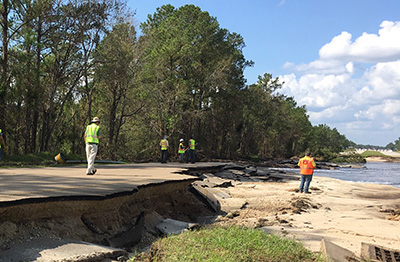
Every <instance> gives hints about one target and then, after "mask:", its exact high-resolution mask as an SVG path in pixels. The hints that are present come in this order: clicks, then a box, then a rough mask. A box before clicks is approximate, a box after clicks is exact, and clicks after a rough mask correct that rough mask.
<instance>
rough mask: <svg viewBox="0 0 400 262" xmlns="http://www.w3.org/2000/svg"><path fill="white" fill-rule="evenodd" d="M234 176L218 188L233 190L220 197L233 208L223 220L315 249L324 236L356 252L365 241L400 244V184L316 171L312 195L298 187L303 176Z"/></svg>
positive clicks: (393, 246)
mask: <svg viewBox="0 0 400 262" xmlns="http://www.w3.org/2000/svg"><path fill="white" fill-rule="evenodd" d="M293 175H294V176H296V174H293ZM231 182H232V184H233V187H228V188H219V190H220V191H223V192H224V193H225V194H226V195H229V196H230V197H226V198H224V199H219V201H220V202H221V207H222V210H223V211H225V212H226V213H228V215H227V216H225V217H222V218H220V219H219V221H218V223H221V224H223V225H224V224H226V225H229V224H236V225H244V226H249V227H253V228H262V229H263V230H264V231H266V232H270V233H274V234H280V235H284V236H287V237H289V238H295V239H297V240H299V241H300V242H302V243H303V245H304V246H305V247H306V248H308V249H310V250H312V251H315V252H317V251H320V248H321V241H322V240H323V239H325V240H328V241H331V242H332V243H334V244H336V245H338V246H340V247H343V248H345V249H347V250H349V251H351V252H353V253H354V254H355V255H357V256H359V255H360V252H361V243H368V244H372V245H377V246H383V247H385V248H390V249H396V250H398V249H399V247H400V188H396V187H394V186H388V185H378V184H366V183H359V182H349V181H343V180H339V179H334V178H328V177H319V176H316V177H314V178H313V181H312V182H311V185H310V191H311V192H312V194H310V195H307V194H301V193H297V192H296V191H297V188H298V185H299V180H288V181H285V182H278V183H276V182H238V181H231ZM232 214H233V215H232ZM377 225H379V227H378V226H377Z"/></svg>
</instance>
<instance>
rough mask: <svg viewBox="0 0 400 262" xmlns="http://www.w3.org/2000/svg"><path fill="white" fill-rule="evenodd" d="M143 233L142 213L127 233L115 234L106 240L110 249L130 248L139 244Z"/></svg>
mask: <svg viewBox="0 0 400 262" xmlns="http://www.w3.org/2000/svg"><path fill="white" fill-rule="evenodd" d="M143 231H144V212H141V213H140V215H139V216H138V218H137V219H136V223H135V225H134V226H133V227H132V228H131V229H129V230H128V231H125V232H122V233H119V234H117V235H116V236H114V237H112V238H109V239H107V240H106V242H107V243H108V245H109V246H110V247H130V246H133V245H135V244H137V243H139V241H140V239H141V238H142V233H143Z"/></svg>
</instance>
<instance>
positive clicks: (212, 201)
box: [192, 182, 221, 212]
mask: <svg viewBox="0 0 400 262" xmlns="http://www.w3.org/2000/svg"><path fill="white" fill-rule="evenodd" d="M192 188H193V189H194V190H195V191H196V192H197V193H198V194H199V195H200V196H201V197H202V198H203V199H204V200H205V201H206V203H207V204H208V205H209V206H210V207H211V208H212V209H213V210H214V211H215V212H220V211H221V204H220V203H219V201H218V200H217V198H216V197H215V196H214V192H212V191H211V190H210V189H209V188H207V187H203V186H202V185H201V184H199V183H197V182H194V183H192Z"/></svg>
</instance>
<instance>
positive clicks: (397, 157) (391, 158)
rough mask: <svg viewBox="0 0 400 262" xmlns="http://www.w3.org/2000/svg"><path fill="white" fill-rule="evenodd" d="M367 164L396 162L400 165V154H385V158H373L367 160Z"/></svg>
mask: <svg viewBox="0 0 400 262" xmlns="http://www.w3.org/2000/svg"><path fill="white" fill-rule="evenodd" d="M366 160H367V162H380V163H383V162H396V163H400V153H398V152H385V153H384V156H383V157H380V156H375V157H374V156H371V157H367V158H366Z"/></svg>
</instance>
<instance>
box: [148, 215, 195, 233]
mask: <svg viewBox="0 0 400 262" xmlns="http://www.w3.org/2000/svg"><path fill="white" fill-rule="evenodd" d="M198 227H200V225H199V224H197V223H188V222H183V221H178V220H174V219H170V218H167V219H164V220H163V221H162V222H161V223H160V224H158V225H157V226H156V228H157V229H158V230H160V232H161V233H163V234H164V235H177V234H180V233H182V232H184V231H185V230H190V229H194V228H198Z"/></svg>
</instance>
